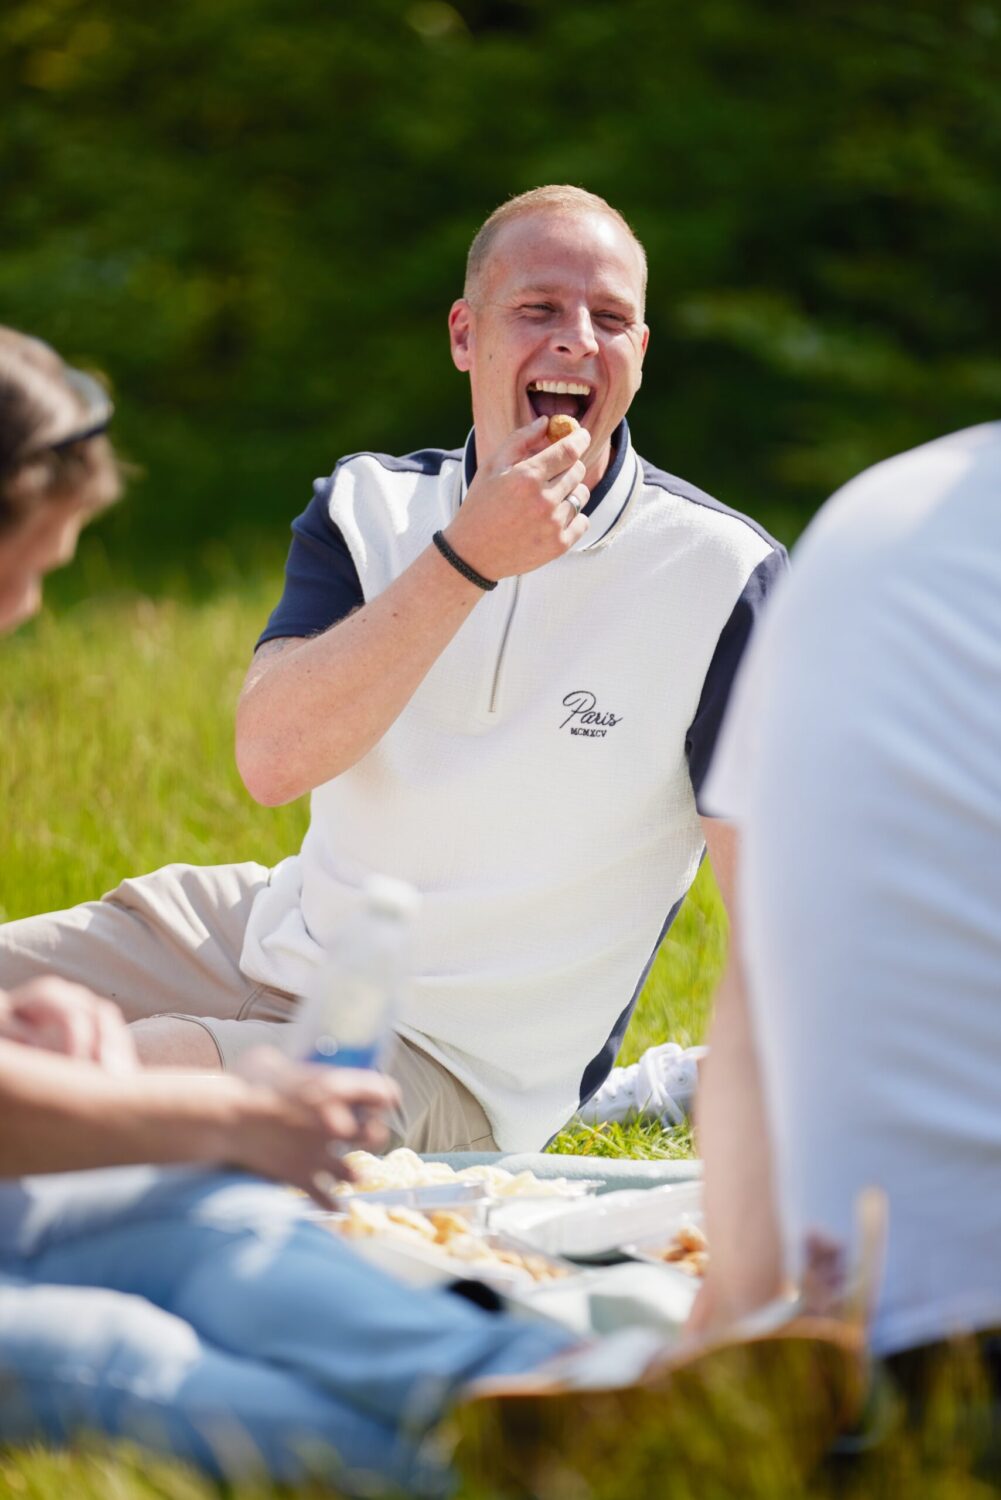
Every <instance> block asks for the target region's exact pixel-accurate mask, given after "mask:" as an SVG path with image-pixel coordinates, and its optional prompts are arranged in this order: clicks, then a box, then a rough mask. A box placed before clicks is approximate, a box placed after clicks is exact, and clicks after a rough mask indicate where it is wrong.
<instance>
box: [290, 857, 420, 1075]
mask: <svg viewBox="0 0 1001 1500" xmlns="http://www.w3.org/2000/svg"><path fill="white" fill-rule="evenodd" d="M419 905H420V897H419V895H418V894H417V892H416V891H415V890H414V889H413V887H412V886H409V885H407V884H406V883H405V882H404V881H402V880H392V879H390V878H389V876H384V875H375V876H372V878H371V879H369V880H367V881H366V882H365V887H364V903H363V909H362V912H361V915H360V916H359V917H358V918H357V919H356V920H355V921H354V922H352V923H351V924H350V925H349V926H348V927H347V928H346V929H345V931H344V933H343V935H342V937H341V939H340V941H339V942H338V943H337V944H336V945H335V947H334V949H333V951H332V953H331V955H330V958H329V960H328V961H327V962H326V963H325V964H323V965H322V966H321V967H320V969H319V970H318V971H317V974H316V978H315V981H314V984H313V986H312V988H311V991H310V993H309V995H307V997H306V999H305V1003H304V1005H303V1009H302V1012H301V1016H300V1019H299V1022H298V1023H297V1031H298V1033H299V1048H298V1050H299V1052H300V1055H301V1056H304V1057H305V1059H306V1060H307V1061H308V1062H319V1063H332V1064H334V1065H335V1066H337V1067H342V1068H377V1067H378V1066H379V1063H380V1054H381V1052H382V1049H383V1046H384V1044H385V1042H386V1040H387V1038H388V1036H389V1033H390V1030H391V1028H392V1024H393V1020H394V1018H395V1016H396V1013H397V1011H398V1010H399V1007H400V1001H401V998H402V994H403V991H404V988H405V986H406V984H407V981H408V979H409V977H410V966H411V953H410V949H411V937H412V932H413V923H414V917H415V916H416V913H417V908H418V906H419Z"/></svg>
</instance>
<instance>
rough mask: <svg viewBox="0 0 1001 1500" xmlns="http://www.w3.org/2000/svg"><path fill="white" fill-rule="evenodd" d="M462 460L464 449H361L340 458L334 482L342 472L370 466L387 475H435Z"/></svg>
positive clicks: (371, 468) (370, 468)
mask: <svg viewBox="0 0 1001 1500" xmlns="http://www.w3.org/2000/svg"><path fill="white" fill-rule="evenodd" d="M461 461H462V449H461V448H419V449H417V450H416V452H414V453H403V454H395V453H377V452H375V451H372V450H362V451H360V452H358V453H348V454H345V456H344V457H343V458H340V459H338V461H337V464H336V465H335V467H334V471H333V474H332V475H331V476H330V477H331V481H334V480H336V479H337V476H338V475H339V474H340V473H341V472H343V471H351V470H358V469H369V470H372V471H373V472H375V473H377V474H378V473H379V472H382V473H384V474H423V475H426V476H428V477H429V478H432V479H433V478H436V477H437V476H438V475H439V474H440V473H441V471H442V469H444V468H445V467H446V465H447V464H449V463H460V462H461Z"/></svg>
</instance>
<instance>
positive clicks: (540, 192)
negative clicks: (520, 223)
mask: <svg viewBox="0 0 1001 1500" xmlns="http://www.w3.org/2000/svg"><path fill="white" fill-rule="evenodd" d="M537 213H557V214H567V215H571V214H594V213H598V214H607V215H608V217H609V218H610V219H614V220H615V222H616V223H617V224H618V225H619V226H620V228H622V229H624V230H625V232H626V234H627V235H628V236H629V238H630V239H631V240H632V242H633V244H634V245H635V246H636V250H637V253H638V255H639V258H640V265H641V266H642V271H643V300H644V301H645V300H646V251H645V250H644V249H643V246H642V244H641V243H640V241H639V239H638V238H637V236H636V233H635V231H634V230H633V227H632V225H631V224H629V223H627V221H626V220H625V219H624V218H623V217H622V215H621V214H620V213H619V211H618V209H617V208H613V207H612V205H611V204H610V203H606V201H605V199H604V198H599V197H598V194H597V193H589V192H587V190H586V189H585V188H579V187H572V186H571V185H570V184H569V183H550V184H548V185H547V186H546V187H537V188H532V189H531V190H530V191H529V192H527V193H519V194H518V196H517V197H516V198H509V199H508V200H507V202H506V203H502V204H501V205H500V207H499V208H495V209H494V211H493V213H492V214H491V215H490V217H489V219H487V220H486V221H485V222H484V223H483V224H481V226H480V228H479V229H478V230H477V231H476V234H475V235H474V236H473V243H472V244H471V245H470V247H469V255H468V256H467V257H466V285H465V288H464V291H463V295H464V296H465V297H467V298H468V299H469V300H470V301H473V300H475V295H476V291H477V283H478V282H479V279H480V277H481V276H482V274H483V267H484V266H485V265H486V262H487V260H488V258H489V255H490V251H491V249H492V248H493V243H494V240H495V239H496V238H497V234H498V232H499V231H500V230H501V229H502V228H503V227H504V225H505V224H507V223H509V222H510V221H511V220H512V219H520V218H524V217H525V216H526V215H528V214H537Z"/></svg>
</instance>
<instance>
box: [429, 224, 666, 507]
mask: <svg viewBox="0 0 1001 1500" xmlns="http://www.w3.org/2000/svg"><path fill="white" fill-rule="evenodd" d="M449 332H450V335H451V345H452V359H453V361H454V362H455V365H456V367H457V368H458V369H459V370H463V371H468V373H469V383H470V390H471V395H472V403H473V421H474V423H475V425H476V443H477V452H478V454H479V456H480V458H481V459H485V458H487V457H489V456H490V455H491V454H493V453H494V452H495V451H496V449H497V448H498V447H499V446H500V444H501V443H503V442H504V441H505V439H506V438H507V437H509V436H510V434H511V433H512V432H513V431H514V430H515V428H517V427H524V426H525V425H526V424H527V423H529V422H532V421H533V420H534V419H535V418H536V417H538V416H542V415H543V414H545V415H546V416H552V415H553V414H554V413H556V412H566V413H567V414H568V415H570V416H573V417H576V418H577V420H578V421H579V422H580V423H581V425H582V426H584V427H586V428H588V430H589V431H590V433H591V446H590V448H589V449H588V451H587V454H586V455H585V462H586V463H587V465H588V483H589V484H590V485H591V486H592V488H593V486H594V485H595V484H596V483H597V481H598V479H599V478H600V477H601V475H602V474H603V473H604V471H605V468H606V467H607V464H608V460H609V455H610V439H611V436H612V433H613V432H614V431H615V429H616V427H617V426H618V424H619V423H620V422H621V420H622V418H623V417H624V416H625V414H626V412H627V411H628V409H629V406H630V403H631V402H632V399H633V397H634V395H635V394H636V391H637V389H638V388H639V384H640V379H641V371H642V365H643V356H644V354H645V353H646V346H647V339H648V338H649V329H648V328H647V326H646V324H645V323H644V322H643V265H642V262H641V259H640V254H639V251H638V249H637V247H636V245H635V243H634V242H633V240H632V239H631V238H630V236H629V235H628V234H627V233H626V231H625V230H624V229H623V228H622V227H621V226H620V225H619V224H618V223H617V222H616V221H615V220H614V219H613V218H610V217H609V215H607V214H603V213H583V214H577V213H573V214H568V213H555V212H553V213H550V212H546V211H545V210H539V211H538V212H535V213H528V214H525V215H523V216H521V217H519V218H515V219H512V220H510V221H509V222H508V223H506V224H504V225H502V227H501V228H500V230H499V231H498V233H497V238H496V239H495V241H494V243H493V244H492V246H491V247H490V250H489V253H488V256H487V259H486V262H485V264H484V265H483V267H482V269H481V272H480V276H479V280H478V282H477V284H476V285H475V286H474V288H473V296H472V298H471V299H469V300H467V299H466V298H464V297H463V298H460V300H459V301H458V302H456V303H455V304H454V305H453V307H452V311H451V314H450V316H449ZM554 385H563V386H565V387H569V389H565V390H563V391H559V390H553V389H552V387H553V386H554Z"/></svg>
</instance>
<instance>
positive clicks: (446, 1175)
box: [337, 1146, 579, 1198]
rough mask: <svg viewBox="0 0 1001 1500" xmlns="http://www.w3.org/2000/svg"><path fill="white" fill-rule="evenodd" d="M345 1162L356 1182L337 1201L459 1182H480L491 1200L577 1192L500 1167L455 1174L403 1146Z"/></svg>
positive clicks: (559, 1180) (353, 1154) (354, 1155)
mask: <svg viewBox="0 0 1001 1500" xmlns="http://www.w3.org/2000/svg"><path fill="white" fill-rule="evenodd" d="M344 1161H345V1163H346V1164H347V1166H348V1167H350V1168H351V1171H352V1172H353V1173H354V1178H355V1180H354V1182H351V1183H345V1184H344V1185H343V1186H338V1190H337V1191H338V1196H339V1197H347V1196H348V1195H349V1194H354V1193H377V1192H384V1191H385V1190H386V1189H392V1188H419V1187H435V1186H440V1187H454V1186H455V1184H456V1183H460V1182H481V1183H482V1184H483V1186H484V1188H485V1189H486V1191H487V1192H488V1193H489V1194H490V1196H491V1197H493V1198H520V1197H531V1198H568V1197H575V1196H576V1195H577V1193H578V1192H579V1187H577V1186H575V1185H574V1184H573V1183H570V1182H567V1180H566V1178H564V1177H536V1175H535V1173H534V1172H517V1173H516V1172H506V1171H505V1170H504V1168H503V1167H463V1168H462V1170H461V1171H460V1172H456V1170H455V1169H454V1167H450V1166H449V1165H448V1163H447V1162H444V1161H421V1159H420V1157H419V1156H418V1155H417V1153H416V1151H410V1150H408V1148H407V1147H406V1146H400V1147H399V1148H398V1149H397V1150H396V1151H390V1152H389V1153H388V1155H386V1156H373V1155H372V1154H371V1153H370V1152H368V1151H349V1152H348V1154H347V1155H346V1156H345V1157H344Z"/></svg>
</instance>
